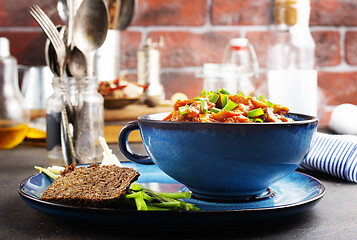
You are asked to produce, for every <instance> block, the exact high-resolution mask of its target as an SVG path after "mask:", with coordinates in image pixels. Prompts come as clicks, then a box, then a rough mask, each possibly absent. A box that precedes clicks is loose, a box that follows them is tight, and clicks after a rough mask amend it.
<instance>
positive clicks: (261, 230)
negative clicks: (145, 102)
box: [0, 144, 357, 240]
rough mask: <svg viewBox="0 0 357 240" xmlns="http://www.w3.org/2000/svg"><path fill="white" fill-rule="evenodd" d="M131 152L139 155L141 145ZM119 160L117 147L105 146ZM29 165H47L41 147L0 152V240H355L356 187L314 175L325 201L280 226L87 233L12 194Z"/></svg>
mask: <svg viewBox="0 0 357 240" xmlns="http://www.w3.org/2000/svg"><path fill="white" fill-rule="evenodd" d="M133 145H134V146H133V149H134V150H135V149H139V150H138V151H139V153H140V151H143V147H142V145H141V144H133ZM110 147H111V148H112V149H113V151H114V153H115V154H117V155H118V156H119V158H120V159H121V160H122V159H124V157H123V156H122V155H121V154H119V150H118V147H117V146H115V145H111V146H110ZM35 165H39V166H47V162H46V150H45V148H44V147H36V146H29V145H26V144H21V145H19V146H17V147H16V148H14V149H11V150H0V182H1V184H2V185H1V188H0V194H1V197H0V239H77V240H79V239H140V238H146V239H153V238H155V239H324V240H326V239H355V238H356V234H357V217H356V216H357V185H356V184H353V183H348V182H345V181H342V180H340V179H337V178H334V177H331V176H327V175H324V174H321V173H317V172H309V173H308V174H310V175H312V176H314V177H316V178H318V179H319V180H321V181H322V183H323V184H324V185H325V187H326V194H325V196H324V197H323V198H322V199H321V200H320V201H319V202H318V203H317V204H316V206H314V207H313V208H312V209H310V210H308V211H306V212H304V213H303V214H300V215H298V216H295V217H293V218H292V219H289V220H288V221H284V222H283V223H281V222H280V223H274V222H273V223H270V224H267V225H265V224H263V225H262V224H257V225H255V226H251V227H244V228H242V227H240V226H238V225H237V226H236V227H227V228H223V229H222V228H220V229H215V228H209V229H201V230H196V229H194V227H192V229H187V228H182V227H181V226H177V227H173V229H170V230H168V229H162V228H160V226H157V228H156V229H149V230H141V226H137V230H127V229H123V228H121V227H120V226H118V227H117V228H115V229H103V228H93V227H86V226H79V225H74V224H71V223H65V222H61V221H59V220H57V219H54V218H52V217H50V216H47V215H45V214H43V213H40V212H38V211H36V210H34V209H33V208H31V207H29V206H28V205H27V204H26V203H25V202H24V201H22V199H21V198H20V196H19V194H18V193H17V189H18V185H19V183H20V182H21V181H22V180H23V179H25V178H27V177H29V176H30V175H33V174H35V173H37V170H35V169H34V168H33V167H34V166H35Z"/></svg>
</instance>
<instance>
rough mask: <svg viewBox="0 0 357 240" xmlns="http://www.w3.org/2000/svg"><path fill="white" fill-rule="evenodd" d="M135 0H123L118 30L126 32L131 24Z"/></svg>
mask: <svg viewBox="0 0 357 240" xmlns="http://www.w3.org/2000/svg"><path fill="white" fill-rule="evenodd" d="M134 10H135V0H121V7H120V14H119V20H118V23H117V29H119V30H121V31H122V30H125V29H126V28H127V27H128V26H129V25H130V23H131V20H132V19H133V16H134Z"/></svg>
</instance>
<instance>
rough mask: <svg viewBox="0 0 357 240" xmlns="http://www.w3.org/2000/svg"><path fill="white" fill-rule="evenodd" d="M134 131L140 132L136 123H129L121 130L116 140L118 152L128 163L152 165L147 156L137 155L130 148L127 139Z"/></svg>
mask: <svg viewBox="0 0 357 240" xmlns="http://www.w3.org/2000/svg"><path fill="white" fill-rule="evenodd" d="M134 130H140V129H139V124H138V121H133V122H129V123H128V124H127V125H125V126H124V127H123V128H122V130H121V131H120V134H119V138H118V143H119V148H120V151H121V152H122V153H123V155H124V156H125V157H127V158H128V159H129V160H130V161H133V162H136V163H140V164H145V165H150V164H154V163H153V162H152V160H151V158H150V157H149V156H143V155H139V154H137V153H135V152H133V150H132V149H131V148H130V146H129V141H128V138H129V135H130V133H131V132H132V131H134Z"/></svg>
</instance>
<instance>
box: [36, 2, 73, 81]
mask: <svg viewBox="0 0 357 240" xmlns="http://www.w3.org/2000/svg"><path fill="white" fill-rule="evenodd" d="M29 12H30V14H31V16H32V17H33V18H34V19H35V20H36V22H37V23H38V24H39V25H40V27H41V28H42V30H43V31H44V33H45V34H46V36H47V37H48V39H49V40H50V41H51V43H52V45H53V47H54V49H55V51H56V54H57V61H58V64H59V68H60V69H59V71H60V72H59V74H60V77H63V76H64V68H65V64H66V56H67V54H66V52H67V49H66V45H65V43H64V41H63V39H62V38H61V36H60V34H59V32H58V31H57V28H56V26H55V25H54V24H53V22H52V21H51V20H50V18H49V17H48V16H47V15H46V13H45V12H44V11H43V10H42V9H41V8H40V7H39V6H38V5H33V6H32V7H30V9H29Z"/></svg>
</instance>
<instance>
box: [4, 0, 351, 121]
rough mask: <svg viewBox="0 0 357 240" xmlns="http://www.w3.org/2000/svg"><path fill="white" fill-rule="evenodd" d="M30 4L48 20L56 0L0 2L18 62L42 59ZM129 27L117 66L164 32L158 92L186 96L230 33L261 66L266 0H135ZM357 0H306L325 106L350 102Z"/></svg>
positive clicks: (127, 66)
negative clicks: (243, 41) (250, 50)
mask: <svg viewBox="0 0 357 240" xmlns="http://www.w3.org/2000/svg"><path fill="white" fill-rule="evenodd" d="M34 3H37V4H38V5H40V7H42V8H43V9H44V10H45V11H46V12H47V13H49V14H50V15H51V18H52V19H53V21H54V22H55V23H61V20H60V19H59V17H58V15H57V13H56V3H57V1H56V0H37V1H35V0H1V2H0V36H6V37H8V38H10V40H11V50H12V53H13V55H14V56H15V57H16V58H17V59H18V61H19V63H20V64H25V65H44V64H45V61H44V43H45V36H44V34H43V33H42V32H41V30H40V29H39V27H38V25H37V24H36V23H35V22H34V21H33V20H32V18H31V16H30V15H29V14H28V12H27V8H28V7H29V6H31V5H32V4H34ZM136 3H137V4H136V6H137V8H136V12H135V17H134V19H133V22H132V25H131V26H130V27H129V28H128V29H127V30H126V31H123V32H122V41H121V46H122V50H121V51H122V59H121V60H122V61H121V69H123V70H126V71H127V72H128V74H129V75H130V76H131V77H134V78H135V73H136V51H137V50H138V49H139V48H140V47H141V46H142V44H143V42H144V40H145V39H146V37H148V36H151V37H153V38H154V39H156V38H157V37H158V36H164V38H165V46H164V47H163V49H162V57H161V66H162V83H163V85H164V86H165V91H166V96H167V98H169V97H170V96H171V95H172V94H173V93H175V92H178V91H180V92H184V93H186V94H187V95H188V96H189V97H192V96H194V95H196V94H197V93H198V92H199V91H200V89H201V88H202V80H201V79H196V78H195V72H196V71H198V70H199V69H200V66H202V65H203V64H204V63H207V62H216V63H219V62H220V61H221V59H222V55H223V49H224V47H225V45H226V43H227V42H228V40H229V39H230V38H232V37H239V36H246V37H247V38H248V39H249V40H250V42H252V43H253V45H254V47H255V49H256V51H257V55H258V59H259V63H260V65H261V67H262V73H263V74H262V75H263V76H262V79H261V80H262V81H263V80H264V79H265V77H264V67H265V61H266V50H267V49H266V46H267V41H268V39H269V36H270V31H271V30H272V27H271V24H270V23H271V18H272V17H271V9H272V3H271V0H254V1H246V0H137V2H136ZM356 13H357V1H352V0H311V18H310V26H311V31H312V35H313V37H314V39H315V42H316V45H317V49H316V50H317V51H316V56H317V68H318V71H319V75H318V82H319V86H320V88H321V89H322V91H323V93H324V94H325V102H326V112H327V114H325V118H324V119H323V121H322V124H326V122H327V119H328V115H329V114H328V113H329V112H331V110H332V109H333V107H334V106H336V105H338V104H342V103H345V102H348V103H353V104H357V30H356V29H357V14H356Z"/></svg>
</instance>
